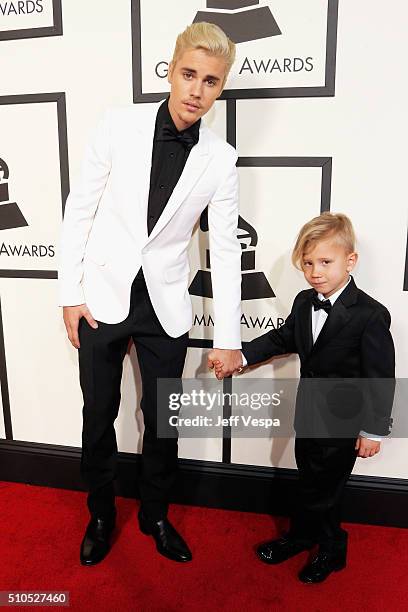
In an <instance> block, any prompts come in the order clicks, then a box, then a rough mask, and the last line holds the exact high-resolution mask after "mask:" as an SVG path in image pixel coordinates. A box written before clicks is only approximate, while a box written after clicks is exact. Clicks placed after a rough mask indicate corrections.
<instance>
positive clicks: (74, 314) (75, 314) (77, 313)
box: [63, 304, 98, 348]
mask: <svg viewBox="0 0 408 612" xmlns="http://www.w3.org/2000/svg"><path fill="white" fill-rule="evenodd" d="M63 311H64V323H65V328H66V330H67V334H68V338H69V341H70V342H71V344H72V346H73V347H75V348H79V347H80V344H79V336H78V325H79V320H80V319H81V318H82V317H85V319H86V320H87V321H88V323H89V325H90V326H91V327H93V328H94V329H97V327H98V323H97V322H96V321H95V319H94V318H93V317H92V315H91V313H90V312H89V310H88V307H87V305H86V304H80V305H79V306H64V308H63Z"/></svg>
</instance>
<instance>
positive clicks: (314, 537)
mask: <svg viewBox="0 0 408 612" xmlns="http://www.w3.org/2000/svg"><path fill="white" fill-rule="evenodd" d="M355 443H356V439H355V438H353V439H343V440H341V442H340V444H336V441H335V440H330V439H327V440H325V441H323V440H320V439H311V438H300V437H297V438H296V440H295V457H296V464H297V467H298V478H299V479H298V488H297V496H296V498H295V504H296V509H295V511H294V512H293V515H292V520H291V526H290V531H289V534H290V535H291V536H293V537H295V538H296V539H299V540H302V541H305V543H307V544H309V543H310V544H315V543H318V544H319V545H320V548H321V549H322V550H325V551H327V552H329V553H334V554H343V553H344V555H345V554H346V548H347V532H346V531H345V530H344V529H342V528H341V526H340V517H341V502H342V497H343V493H344V488H345V485H346V482H347V480H348V478H349V476H350V474H351V472H352V470H353V467H354V464H355V461H356V456H357V455H356V450H355V448H354V447H355Z"/></svg>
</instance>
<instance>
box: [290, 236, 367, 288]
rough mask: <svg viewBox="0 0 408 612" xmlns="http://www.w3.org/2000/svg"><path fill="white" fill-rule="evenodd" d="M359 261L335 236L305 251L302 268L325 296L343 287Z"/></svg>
mask: <svg viewBox="0 0 408 612" xmlns="http://www.w3.org/2000/svg"><path fill="white" fill-rule="evenodd" d="M356 262H357V253H348V252H347V250H346V249H345V247H344V245H341V244H339V243H338V242H336V239H335V238H326V239H325V240H319V241H318V242H316V243H315V244H314V245H313V246H312V247H311V248H310V249H308V250H307V251H305V253H303V259H302V270H303V274H304V275H305V278H306V280H307V282H308V283H309V285H311V286H312V287H313V288H314V289H316V291H317V292H318V293H322V294H323V295H324V297H325V298H328V297H330V296H331V295H333V293H336V291H338V289H341V287H343V286H344V285H345V284H346V283H347V281H348V278H349V274H350V272H351V271H352V270H353V268H354V266H355V265H356Z"/></svg>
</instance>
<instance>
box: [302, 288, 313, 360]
mask: <svg viewBox="0 0 408 612" xmlns="http://www.w3.org/2000/svg"><path fill="white" fill-rule="evenodd" d="M298 317H299V334H300V341H301V346H302V352H303V354H304V355H305V356H307V355H309V353H310V351H311V350H312V346H313V336H312V304H311V301H310V300H309V299H307V300H305V301H304V302H303V304H302V305H301V306H300V307H299V314H298Z"/></svg>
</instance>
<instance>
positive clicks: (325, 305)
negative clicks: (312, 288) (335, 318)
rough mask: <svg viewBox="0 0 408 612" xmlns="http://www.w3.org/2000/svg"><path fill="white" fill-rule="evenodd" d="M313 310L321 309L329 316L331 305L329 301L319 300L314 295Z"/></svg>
mask: <svg viewBox="0 0 408 612" xmlns="http://www.w3.org/2000/svg"><path fill="white" fill-rule="evenodd" d="M312 304H313V310H320V308H322V309H323V310H325V311H326V312H327V314H329V312H330V310H331V307H332V304H331V301H330V300H319V298H318V297H317V295H316V294H314V295H313V297H312Z"/></svg>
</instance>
